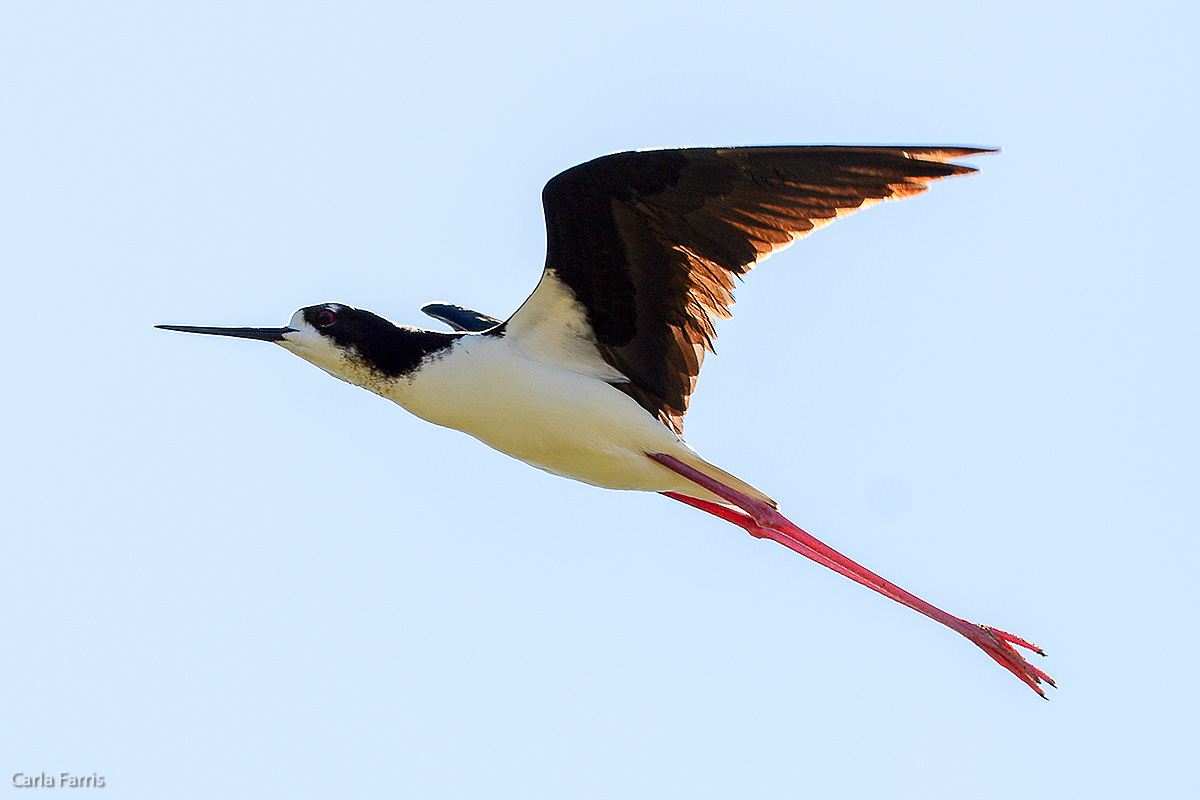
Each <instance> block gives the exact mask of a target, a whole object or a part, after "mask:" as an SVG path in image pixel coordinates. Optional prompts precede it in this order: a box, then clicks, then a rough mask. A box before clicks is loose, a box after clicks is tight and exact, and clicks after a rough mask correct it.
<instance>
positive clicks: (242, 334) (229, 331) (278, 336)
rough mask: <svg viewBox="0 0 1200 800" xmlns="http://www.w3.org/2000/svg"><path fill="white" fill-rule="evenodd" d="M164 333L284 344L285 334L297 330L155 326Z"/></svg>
mask: <svg viewBox="0 0 1200 800" xmlns="http://www.w3.org/2000/svg"><path fill="white" fill-rule="evenodd" d="M154 327H156V328H162V329H163V330H164V331H183V332H184V333H210V334H212V335H213V336H236V337H237V338H239V339H261V340H262V341H264V342H282V341H283V337H284V335H285V334H288V333H295V331H296V329H295V328H201V327H197V326H195V325H155V326H154Z"/></svg>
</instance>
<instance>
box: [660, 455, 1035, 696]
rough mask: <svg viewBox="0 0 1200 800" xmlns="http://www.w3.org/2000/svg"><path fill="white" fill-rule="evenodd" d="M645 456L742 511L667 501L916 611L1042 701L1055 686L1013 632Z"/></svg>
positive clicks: (671, 463)
mask: <svg viewBox="0 0 1200 800" xmlns="http://www.w3.org/2000/svg"><path fill="white" fill-rule="evenodd" d="M647 455H649V457H650V458H652V459H653V460H655V461H657V462H658V463H659V464H662V465H663V466H665V467H667V468H668V469H670V470H673V471H674V472H677V473H679V474H680V475H682V476H683V477H685V478H687V479H688V480H690V481H692V482H693V483H695V484H696V485H698V486H700V487H702V488H704V489H706V490H708V491H709V492H711V493H713V494H715V495H716V496H717V497H720V498H721V499H723V500H725V501H726V502H728V503H732V504H733V505H734V506H736V507H737V509H741V511H738V510H737V509H734V508H729V507H728V506H723V505H720V504H719V503H713V502H709V501H707V500H700V499H698V498H695V497H689V496H687V495H683V494H678V493H676V492H663V494H665V495H666V496H667V497H670V498H671V499H673V500H678V501H680V502H681V503H686V504H688V505H690V506H694V507H695V508H699V509H700V510H702V511H707V512H708V513H709V514H712V515H714V516H717V517H720V518H721V519H723V520H726V521H727V522H732V523H733V524H735V525H738V526H740V527H742V528H744V529H745V530H746V531H747V532H749V534H750V535H751V536H754V537H756V538H759V539H770V540H772V541H775V542H778V543H779V544H782V545H783V546H784V547H788V548H790V549H792V550H795V551H796V552H797V553H799V554H800V555H802V556H805V557H807V558H810V559H812V560H813V561H815V562H817V563H818V564H821V565H822V566H825V567H828V568H829V569H832V570H833V571H834V572H837V573H838V574H840V575H844V576H846V577H847V578H849V579H850V580H852V581H855V582H856V583H860V584H862V585H863V586H866V587H867V588H869V589H873V590H875V591H876V592H879V593H880V594H882V595H884V596H886V597H890V598H891V599H893V600H895V601H896V602H897V603H900V604H902V605H905V606H908V607H909V608H911V609H913V610H914V611H918V612H920V613H922V614H924V615H925V616H927V617H929V618H930V619H933V620H936V621H938V622H940V623H942V624H943V625H945V626H947V627H948V628H951V629H953V630H955V631H957V632H958V633H960V634H962V635H963V636H965V637H967V638H968V639H970V640H971V641H972V642H974V643H975V644H976V645H978V646H979V647H980V648H981V649H982V650H983V651H984V652H985V653H987V654H988V655H989V656H991V657H992V659H994V660H995V661H996V663H998V664H999V665H1000V666H1002V667H1004V668H1005V669H1007V670H1008V671H1009V672H1011V673H1012V674H1014V675H1016V676H1017V677H1018V678H1020V679H1021V680H1022V681H1024V682H1025V684H1026V685H1027V686H1029V688H1031V689H1033V690H1034V691H1035V692H1037V693H1038V694H1040V695H1041V696H1042V697H1045V696H1046V693H1045V692H1044V691H1042V688H1041V686H1040V684H1041V683H1043V682H1045V683H1047V684H1049V685H1050V686H1054V681H1053V680H1052V679H1051V678H1050V676H1049V675H1047V674H1046V673H1045V672H1042V671H1041V670H1040V669H1038V668H1037V667H1035V666H1033V665H1032V664H1030V663H1029V662H1028V661H1026V660H1025V658H1024V657H1023V656H1022V655H1021V654H1020V653H1019V652H1018V651H1017V649H1016V648H1017V647H1024V648H1026V649H1028V650H1031V651H1033V652H1035V653H1037V654H1038V655H1042V656H1044V655H1045V653H1044V652H1042V649H1041V648H1040V647H1037V646H1036V645H1033V644H1030V643H1029V642H1027V641H1025V640H1024V639H1022V638H1020V637H1018V636H1013V635H1012V634H1011V633H1005V632H1004V631H1002V630H999V629H997V628H990V627H988V626H986V625H976V624H975V623H973V622H968V621H967V620H965V619H961V618H959V617H956V616H954V615H953V614H948V613H946V612H945V611H942V610H941V609H940V608H938V607H937V606H934V605H932V604H930V603H927V602H925V601H924V600H922V599H921V598H919V597H917V596H916V595H914V594H911V593H910V592H907V591H905V590H904V589H901V588H900V587H899V586H897V585H896V584H894V583H892V582H891V581H889V580H886V579H884V578H882V577H880V576H879V575H876V574H875V573H874V572H871V571H870V570H869V569H867V568H866V567H864V566H862V565H861V564H858V563H857V562H855V561H852V560H851V559H849V558H847V557H846V556H844V555H842V554H841V553H839V552H838V551H836V550H834V549H833V548H832V547H830V546H829V545H827V544H825V543H824V542H822V541H820V540H819V539H817V538H816V537H814V536H812V535H811V534H809V533H807V532H806V531H804V530H802V529H801V528H799V527H798V526H797V525H795V524H794V523H793V522H791V520H789V519H787V518H786V517H784V516H783V515H782V514H780V513H779V511H777V510H776V509H774V508H772V507H771V506H769V505H767V504H766V503H763V502H761V501H759V500H755V499H753V498H751V497H747V496H746V495H744V494H742V493H741V492H739V491H737V490H736V489H732V488H730V487H728V486H726V485H725V484H723V483H721V482H720V481H717V480H714V479H713V478H710V477H708V476H707V475H705V474H704V473H702V472H700V471H699V470H697V469H695V468H693V467H689V466H688V465H687V464H684V463H683V462H682V461H680V460H679V459H677V458H675V457H673V456H670V455H667V454H665V453H648V454H647ZM1014 645H1015V646H1014Z"/></svg>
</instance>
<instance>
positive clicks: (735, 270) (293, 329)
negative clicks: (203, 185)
mask: <svg viewBox="0 0 1200 800" xmlns="http://www.w3.org/2000/svg"><path fill="white" fill-rule="evenodd" d="M984 152H989V151H988V150H984V149H980V148H973V147H733V148H726V149H719V148H700V149H688V150H651V151H641V152H632V153H616V154H613V155H608V156H604V157H602V158H598V159H595V160H594V161H589V162H587V163H586V164H581V165H579V166H577V167H574V168H572V169H569V170H567V171H566V172H563V173H562V174H560V175H558V176H557V177H555V178H554V179H553V180H551V181H550V182H549V183H548V184H547V185H546V188H545V190H544V191H543V192H542V202H543V204H544V206H545V211H546V229H547V253H546V267H545V270H544V272H543V273H542V279H541V281H540V282H539V283H538V285H537V288H536V289H535V290H534V292H533V294H532V295H530V297H529V299H528V300H526V301H525V303H524V304H523V305H522V306H521V307H520V308H519V309H517V312H516V313H515V314H513V315H512V316H511V317H509V318H508V319H507V320H506V321H503V322H501V321H500V320H498V319H495V318H493V317H489V316H487V315H485V314H480V313H478V312H474V311H469V310H467V309H464V308H460V307H458V306H451V305H427V306H425V307H424V309H423V310H424V311H425V312H426V313H428V314H430V315H431V316H434V317H436V318H438V319H440V320H442V321H444V322H446V323H448V324H449V325H450V326H451V327H453V328H454V329H455V332H453V333H445V332H440V331H431V330H422V329H418V328H410V327H407V326H403V325H393V324H392V323H391V322H388V321H387V320H385V319H383V318H382V317H379V316H376V315H375V314H372V313H371V312H369V311H362V310H360V309H357V308H351V307H350V306H346V305H341V304H339V303H325V304H322V305H317V306H309V307H307V308H302V309H300V310H299V311H297V312H296V313H295V314H294V315H293V316H292V319H291V321H290V322H289V323H288V324H287V326H286V327H283V328H207V327H204V328H202V327H193V326H183V325H160V326H158V327H161V328H166V329H168V330H175V331H185V332H189V333H210V334H217V335H221V336H237V337H242V338H247V339H261V340H264V341H268V342H275V343H276V344H279V345H281V346H282V347H284V348H286V349H288V350H290V351H292V352H293V353H295V354H296V355H298V356H300V357H301V358H303V359H305V360H306V361H311V362H312V363H313V364H316V365H317V366H318V367H320V368H321V369H323V370H325V371H326V372H328V373H329V374H331V375H333V376H334V377H337V378H341V379H342V380H344V381H347V382H349V383H353V384H355V385H357V386H362V387H363V388H365V389H369V390H370V391H372V392H375V393H376V394H379V395H382V396H383V397H386V398H388V399H389V400H393V401H395V402H396V403H398V404H400V405H401V406H403V407H404V408H406V409H408V410H409V411H411V412H412V413H413V414H416V415H417V416H418V417H421V418H422V419H425V420H428V421H429V422H432V423H434V424H437V425H444V426H446V427H449V428H456V429H458V430H460V431H464V432H466V433H469V434H471V435H472V436H474V437H476V438H477V439H479V440H480V441H482V442H484V443H485V444H488V445H490V446H491V447H494V448H495V449H497V450H499V451H501V452H503V453H507V454H508V455H510V456H513V457H514V458H519V459H521V460H522V461H525V462H527V463H529V464H532V465H533V466H535V467H539V468H541V469H543V470H546V471H547V472H552V473H554V474H556V475H562V476H565V477H568V478H574V479H576V480H580V481H583V482H585V483H590V484H594V485H596V486H603V487H606V488H610V489H639V490H642V491H651V492H661V493H663V494H665V495H667V496H668V497H671V498H673V499H675V500H679V501H681V502H684V503H687V504H689V505H692V506H695V507H697V508H700V509H702V510H704V511H707V512H709V513H710V514H714V515H716V516H718V517H720V518H722V519H725V520H728V521H730V522H732V523H734V524H736V525H739V526H741V527H742V528H745V529H746V530H747V531H749V532H750V534H751V535H753V536H756V537H759V538H768V539H772V540H774V541H776V542H779V543H780V544H783V545H785V546H787V547H789V548H791V549H792V550H795V551H796V552H798V553H801V554H802V555H805V556H807V557H808V558H811V559H812V560H814V561H816V562H817V563H819V564H823V565H825V566H826V567H829V568H830V569H832V570H835V571H836V572H839V573H841V574H842V575H845V576H846V577H848V578H850V579H852V580H854V581H857V582H858V583H861V584H863V585H864V586H867V587H869V588H871V589H874V590H875V591H877V592H879V593H880V594H883V595H886V596H887V597H890V598H892V599H893V600H895V601H897V602H899V603H902V604H904V605H906V606H908V607H909V608H912V609H914V610H916V611H919V612H921V613H922V614H925V615H927V616H929V617H931V618H933V619H935V620H937V621H938V622H941V623H942V624H944V625H947V626H948V627H950V628H952V629H954V630H956V631H958V632H959V633H961V634H962V635H963V636H966V637H967V638H968V639H970V640H971V641H972V642H974V643H975V644H977V645H978V646H979V647H981V648H983V650H984V651H985V652H986V653H987V654H988V655H989V656H991V657H992V658H993V659H995V660H996V661H997V662H999V663H1000V665H1001V666H1003V667H1005V668H1006V669H1008V670H1009V671H1010V672H1012V673H1013V674H1014V675H1016V676H1017V677H1018V678H1020V679H1021V680H1022V681H1024V682H1025V683H1026V684H1028V685H1029V686H1030V687H1031V688H1032V689H1033V690H1034V691H1036V692H1037V693H1038V694H1040V695H1042V696H1043V697H1045V693H1044V692H1043V691H1042V689H1041V687H1040V685H1039V684H1040V683H1042V682H1043V681H1044V682H1046V683H1048V684H1050V685H1051V686H1053V685H1054V682H1053V681H1052V680H1051V679H1050V677H1049V676H1048V675H1047V674H1046V673H1044V672H1042V671H1041V670H1039V669H1037V668H1036V667H1034V666H1033V665H1031V664H1029V663H1028V662H1027V661H1026V660H1025V659H1024V658H1023V657H1022V656H1021V654H1020V653H1019V652H1018V651H1017V649H1016V648H1017V647H1024V648H1027V649H1030V650H1032V651H1034V652H1036V653H1039V654H1041V653H1042V651H1041V650H1040V649H1039V648H1037V647H1035V646H1033V645H1031V644H1029V643H1028V642H1026V641H1024V640H1023V639H1020V638H1018V637H1016V636H1012V635H1011V634H1008V633H1005V632H1003V631H1000V630H997V629H995V628H989V627H985V626H982V625H976V624H974V623H971V622H967V621H966V620H963V619H960V618H958V617H955V616H952V615H950V614H947V613H946V612H944V611H942V610H941V609H938V608H936V607H934V606H932V605H930V604H929V603H926V602H925V601H923V600H921V599H920V598H918V597H916V596H914V595H912V594H909V593H908V592H906V591H904V590H903V589H901V588H900V587H898V586H896V585H895V584H893V583H891V582H889V581H887V580H884V579H883V578H881V577H879V576H878V575H876V574H875V573H873V572H871V571H869V570H867V569H866V568H864V567H862V566H860V565H859V564H857V563H855V562H854V561H851V560H850V559H848V558H846V557H845V556H843V555H841V554H840V553H838V552H837V551H835V550H833V549H832V548H830V547H828V546H827V545H825V544H823V543H821V542H820V541H818V540H816V539H815V538H813V537H812V536H810V535H809V534H808V533H806V532H804V531H803V530H801V529H800V528H798V527H796V526H795V525H794V524H792V523H791V522H790V521H789V520H787V519H786V518H784V517H783V515H782V514H780V513H779V511H778V507H777V505H776V503H775V501H774V500H772V499H771V498H770V497H768V496H767V495H765V494H764V493H762V492H761V491H759V490H758V489H756V488H754V487H753V486H751V485H749V484H748V483H745V482H744V481H741V480H739V479H738V478H736V477H734V476H733V475H730V474H729V473H727V472H725V471H723V470H721V469H719V468H717V467H715V466H713V465H712V464H709V463H708V462H707V461H705V460H704V459H702V458H701V457H700V456H699V455H698V454H697V453H696V452H695V451H693V450H692V449H691V448H690V447H688V446H687V445H686V444H685V443H684V442H683V440H682V439H681V438H680V435H679V434H680V433H681V431H682V421H683V416H684V414H685V413H686V411H687V406H688V398H689V397H690V396H691V393H692V390H693V389H694V388H695V386H696V376H697V375H698V374H699V372H700V365H701V362H702V361H703V360H704V352H705V350H709V349H711V345H712V339H713V337H714V335H715V333H714V329H713V320H714V318H715V317H728V316H729V315H730V314H729V306H730V305H731V304H732V303H733V293H732V290H733V286H734V278H735V277H740V276H742V275H744V274H745V273H746V272H747V271H749V270H750V269H751V268H752V267H753V266H754V265H755V264H756V263H757V262H759V261H761V260H762V259H764V258H766V257H767V256H769V255H771V254H772V253H774V252H777V251H779V250H782V249H783V248H785V247H787V246H788V245H790V244H791V243H792V242H793V241H795V240H796V239H798V238H800V237H802V236H805V235H807V234H808V233H810V232H811V231H813V230H815V229H816V228H819V227H821V226H822V225H826V224H828V223H830V222H832V221H833V220H834V219H836V218H837V217H839V216H844V215H846V214H849V213H851V212H852V211H855V210H857V209H860V208H865V207H866V206H868V205H871V204H873V203H876V202H878V201H880V200H889V199H895V198H900V197H907V196H909V195H913V194H917V193H918V192H921V191H924V190H925V188H926V185H927V184H928V183H929V182H930V181H933V180H936V179H938V178H944V177H947V176H950V175H962V174H966V173H969V172H974V171H975V170H974V168H972V167H968V166H963V165H960V164H953V163H949V161H950V159H952V158H956V157H962V156H970V155H975V154H978V153H984Z"/></svg>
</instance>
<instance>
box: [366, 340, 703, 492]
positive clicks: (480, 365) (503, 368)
mask: <svg viewBox="0 0 1200 800" xmlns="http://www.w3.org/2000/svg"><path fill="white" fill-rule="evenodd" d="M523 353H524V351H523V350H522V349H521V348H519V347H516V346H514V345H513V344H511V343H510V340H509V338H508V337H497V336H465V337H463V338H462V339H461V340H459V341H458V342H457V343H455V345H454V346H453V347H452V348H450V349H449V350H447V351H446V352H445V353H444V354H443V355H440V356H434V357H433V358H431V359H430V361H429V362H427V363H426V364H423V365H422V366H421V367H420V368H419V369H418V370H416V371H415V372H414V373H412V374H411V375H409V376H407V377H405V378H402V379H398V380H396V381H394V382H390V383H388V384H387V385H385V386H378V387H377V388H376V387H371V388H372V389H373V390H374V391H377V392H378V393H379V394H381V395H383V396H384V397H387V398H388V399H390V400H393V401H395V402H396V403H398V404H400V405H401V406H403V407H404V408H405V409H407V410H408V411H411V412H412V413H413V414H416V415H417V416H418V417H420V418H422V419H424V420H427V421H429V422H432V423H434V424H435V425H442V426H445V427H447V428H454V429H456V430H460V431H463V432H464V433H468V434H470V435H471V436H474V437H475V438H477V439H479V440H480V441H481V442H483V443H484V444H487V445H488V446H490V447H493V448H495V449H496V450H499V451H500V452H502V453H506V454H508V455H510V456H512V457H514V458H518V459H520V460H522V461H525V462H526V463H529V464H532V465H533V466H535V467H538V468H540V469H544V470H546V471H547V472H552V473H555V474H556V475H562V476H564V477H568V478H574V479H576V480H579V481H583V482H585V483H590V484H593V485H596V486H603V487H606V488H610V489H641V490H646V491H684V490H694V489H695V487H694V486H693V485H691V484H690V483H687V482H686V481H682V479H681V478H680V477H679V476H677V475H676V474H675V473H673V472H671V471H670V470H667V469H665V468H663V467H662V466H660V465H658V464H656V463H655V462H653V461H651V460H650V459H648V458H647V457H646V455H645V454H646V453H650V452H652V453H672V454H674V453H678V452H681V451H686V453H687V454H691V455H694V454H692V453H691V451H690V449H688V448H687V446H686V445H684V444H683V443H682V441H680V439H679V437H677V436H676V435H675V434H674V433H673V432H671V431H670V430H668V429H667V428H666V427H665V426H663V425H662V424H661V423H660V422H659V421H658V420H656V419H655V418H654V417H652V416H651V415H650V414H649V413H647V412H646V411H645V410H644V409H643V408H642V407H641V406H639V405H638V404H637V403H636V402H634V400H633V399H632V398H630V397H629V396H628V395H626V394H624V393H623V392H620V391H618V390H617V389H615V388H613V387H612V386H610V385H609V384H608V383H606V382H604V381H603V380H600V379H598V378H594V377H591V376H588V375H583V374H580V373H578V372H573V371H571V370H568V369H564V368H562V367H560V366H557V365H554V364H547V363H545V362H543V361H538V360H533V359H530V358H528V357H525V356H524V354H523Z"/></svg>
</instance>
